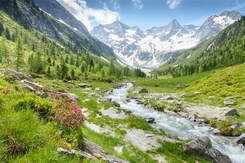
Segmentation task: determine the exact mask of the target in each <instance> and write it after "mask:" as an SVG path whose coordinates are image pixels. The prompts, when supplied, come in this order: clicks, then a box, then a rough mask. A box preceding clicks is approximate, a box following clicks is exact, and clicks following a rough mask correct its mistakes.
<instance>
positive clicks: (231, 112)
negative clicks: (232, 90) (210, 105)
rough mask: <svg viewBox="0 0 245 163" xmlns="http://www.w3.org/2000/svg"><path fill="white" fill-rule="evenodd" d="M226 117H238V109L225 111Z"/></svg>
mask: <svg viewBox="0 0 245 163" xmlns="http://www.w3.org/2000/svg"><path fill="white" fill-rule="evenodd" d="M224 115H225V116H236V115H237V111H236V109H228V110H225V112H224Z"/></svg>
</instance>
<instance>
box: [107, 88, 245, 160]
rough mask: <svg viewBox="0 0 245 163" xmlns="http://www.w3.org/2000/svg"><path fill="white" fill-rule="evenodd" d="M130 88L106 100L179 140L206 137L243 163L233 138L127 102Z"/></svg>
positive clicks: (243, 153) (241, 150) (244, 157)
mask: <svg viewBox="0 0 245 163" xmlns="http://www.w3.org/2000/svg"><path fill="white" fill-rule="evenodd" d="M132 86H133V84H132V83H126V84H125V85H124V86H123V87H121V88H118V89H115V90H114V91H113V92H112V94H110V95H109V96H108V98H111V99H112V101H117V102H118V103H119V104H120V105H121V108H122V109H124V110H128V111H131V112H132V114H133V115H136V116H139V117H142V118H150V117H152V118H155V122H156V126H157V127H158V128H162V129H163V130H164V131H165V132H166V133H169V134H171V135H174V136H178V137H179V138H180V139H194V138H197V137H203V136H208V137H209V138H210V139H211V141H212V145H213V147H214V148H216V149H218V150H219V151H221V152H222V153H224V154H227V155H228V156H229V157H230V158H231V160H232V161H233V162H234V163H245V148H244V147H243V146H242V145H237V144H235V143H234V138H229V137H224V136H217V135H214V134H213V128H211V127H210V126H207V125H200V124H197V123H194V122H191V121H189V120H187V119H185V118H182V117H178V116H171V115H168V114H165V113H162V112H159V111H155V110H153V109H149V108H147V107H145V106H144V105H141V104H137V101H136V100H130V102H127V101H126V99H127V97H126V96H127V92H128V90H129V89H130V88H131V87H132Z"/></svg>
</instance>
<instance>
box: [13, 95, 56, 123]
mask: <svg viewBox="0 0 245 163" xmlns="http://www.w3.org/2000/svg"><path fill="white" fill-rule="evenodd" d="M52 107H53V105H52V103H51V102H50V101H48V100H46V99H42V98H40V97H36V98H34V97H26V98H25V99H20V100H18V101H17V102H16V104H15V106H14V108H15V109H16V110H23V109H32V110H34V111H36V112H38V115H39V116H40V117H42V118H45V119H47V118H48V116H49V114H50V111H51V109H52Z"/></svg>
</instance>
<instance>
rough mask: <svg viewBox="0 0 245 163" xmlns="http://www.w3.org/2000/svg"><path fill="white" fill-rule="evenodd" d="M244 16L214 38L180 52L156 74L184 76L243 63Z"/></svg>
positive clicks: (244, 45)
mask: <svg viewBox="0 0 245 163" xmlns="http://www.w3.org/2000/svg"><path fill="white" fill-rule="evenodd" d="M244 34H245V16H242V17H241V18H240V19H239V20H238V21H236V22H235V23H234V24H232V25H230V26H229V27H227V28H225V29H224V30H222V31H221V32H220V33H219V34H217V35H216V36H215V37H212V38H210V39H208V40H207V41H205V42H203V43H201V44H199V45H198V46H196V47H194V48H191V49H189V50H186V51H185V52H182V53H181V54H180V55H179V56H178V57H176V58H174V59H171V60H170V61H168V62H167V63H166V64H164V65H163V66H162V67H161V68H160V69H158V70H156V72H158V74H165V75H166V74H172V76H184V75H190V74H193V73H200V72H204V71H209V70H214V69H219V68H224V67H228V66H232V65H237V64H242V63H244V62H245V48H244V47H245V37H244Z"/></svg>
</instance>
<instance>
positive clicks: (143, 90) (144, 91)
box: [139, 88, 149, 93]
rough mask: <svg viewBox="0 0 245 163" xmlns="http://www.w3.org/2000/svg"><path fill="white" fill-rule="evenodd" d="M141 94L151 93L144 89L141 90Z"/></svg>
mask: <svg viewBox="0 0 245 163" xmlns="http://www.w3.org/2000/svg"><path fill="white" fill-rule="evenodd" d="M139 93H149V91H148V90H147V89H145V88H143V89H141V90H140V91H139Z"/></svg>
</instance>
